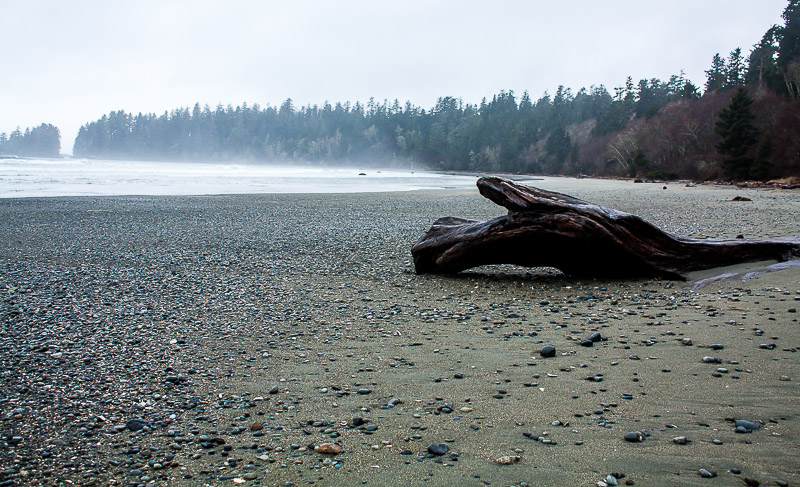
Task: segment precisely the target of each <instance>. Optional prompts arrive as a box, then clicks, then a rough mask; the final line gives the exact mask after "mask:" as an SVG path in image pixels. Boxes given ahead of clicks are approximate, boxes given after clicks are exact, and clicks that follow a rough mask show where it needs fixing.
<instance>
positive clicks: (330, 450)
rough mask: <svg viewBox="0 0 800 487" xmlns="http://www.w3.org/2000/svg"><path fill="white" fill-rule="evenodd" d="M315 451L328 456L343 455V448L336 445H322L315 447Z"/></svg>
mask: <svg viewBox="0 0 800 487" xmlns="http://www.w3.org/2000/svg"><path fill="white" fill-rule="evenodd" d="M314 450H316V451H318V452H319V453H324V454H326V455H338V454H339V453H342V447H341V446H339V445H337V444H336V443H322V444H320V445H317V446H316V447H314Z"/></svg>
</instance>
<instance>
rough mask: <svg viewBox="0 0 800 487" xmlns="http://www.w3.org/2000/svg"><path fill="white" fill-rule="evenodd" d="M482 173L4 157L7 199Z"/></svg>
mask: <svg viewBox="0 0 800 487" xmlns="http://www.w3.org/2000/svg"><path fill="white" fill-rule="evenodd" d="M475 179H476V178H475V177H473V176H461V175H451V174H440V173H433V172H427V171H413V172H412V171H402V170H394V169H373V168H370V169H359V168H342V167H336V168H329V167H325V168H322V167H298V166H274V165H257V164H236V163H196V162H142V161H106V160H87V159H0V198H22V197H37V196H115V195H116V196H121V195H204V194H248V193H364V192H386V191H412V190H420V189H442V188H473V187H474V186H475Z"/></svg>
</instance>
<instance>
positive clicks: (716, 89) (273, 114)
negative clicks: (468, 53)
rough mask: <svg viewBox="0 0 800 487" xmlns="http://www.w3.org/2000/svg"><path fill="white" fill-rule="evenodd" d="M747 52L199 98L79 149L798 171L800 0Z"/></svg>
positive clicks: (485, 167) (117, 153)
mask: <svg viewBox="0 0 800 487" xmlns="http://www.w3.org/2000/svg"><path fill="white" fill-rule="evenodd" d="M782 18H783V21H784V23H783V25H776V26H773V27H772V28H770V29H769V30H768V31H767V32H766V33H765V34H764V35H763V37H762V39H761V40H760V41H759V42H758V43H757V44H755V45H754V46H753V47H752V49H751V50H750V52H749V54H747V55H746V54H745V53H744V52H743V51H742V49H741V48H736V49H734V50H733V51H731V53H730V54H729V55H728V56H727V57H723V56H721V55H720V54H719V53H718V54H716V55H714V56H713V58H712V62H711V66H710V68H709V69H708V70H707V71H706V82H705V84H704V85H703V87H702V88H700V87H698V86H696V85H694V84H693V83H692V82H691V81H690V80H688V79H687V78H686V77H685V75H684V74H683V73H682V72H681V73H679V74H676V75H673V76H671V77H670V78H669V79H667V80H660V79H657V78H652V79H641V80H639V81H638V82H634V80H633V79H632V78H631V77H628V78H627V80H626V81H625V83H624V84H623V85H622V86H619V87H615V88H613V89H611V90H609V89H607V88H606V87H605V86H603V85H599V86H591V87H589V88H581V89H579V90H577V91H576V92H573V91H572V89H570V88H567V87H565V86H559V87H558V88H557V89H556V90H555V92H554V93H553V94H550V93H547V92H545V93H544V94H543V95H542V96H541V97H539V98H538V99H533V98H531V96H530V94H529V93H528V92H524V93H523V94H522V95H521V96H518V95H517V94H516V93H514V92H513V91H502V92H500V93H498V94H496V95H494V96H492V97H491V99H483V100H482V101H481V102H480V103H477V104H470V103H464V102H463V101H462V100H461V99H459V98H455V97H450V96H448V97H442V98H439V99H438V100H437V102H436V105H435V106H434V107H432V108H430V109H427V110H426V109H424V108H420V107H417V106H414V105H412V104H411V103H410V102H406V103H404V104H401V103H400V102H399V101H398V100H394V101H393V102H389V101H388V100H383V101H377V100H375V99H370V100H369V101H368V102H367V103H366V104H362V103H360V102H355V103H350V102H339V103H335V104H330V103H327V102H326V103H324V104H322V105H306V106H301V107H297V106H295V104H294V102H293V101H292V100H291V99H288V100H286V101H285V102H283V103H282V104H281V105H280V106H266V107H261V106H259V105H257V104H256V105H248V104H246V103H245V104H242V105H240V106H237V107H232V106H230V105H229V106H226V107H223V106H221V105H218V106H216V107H214V108H211V107H209V106H207V105H206V106H202V107H201V106H200V104H195V105H194V106H193V107H191V108H189V107H184V108H178V109H174V110H172V111H169V112H164V113H162V114H160V115H157V114H152V113H150V114H142V113H138V114H136V115H134V114H131V113H126V112H124V111H113V112H111V113H109V114H108V115H103V116H102V117H101V118H100V119H99V120H97V121H94V122H90V123H87V124H85V125H84V126H83V127H81V129H80V131H79V134H78V136H77V138H76V139H75V143H74V147H73V153H74V155H75V156H78V157H94V158H130V159H151V160H159V159H167V160H252V161H267V162H282V163H287V162H291V163H297V164H311V163H314V164H320V163H321V164H335V163H339V162H347V163H353V162H357V163H362V164H363V163H370V162H372V163H375V164H381V165H385V164H387V163H388V164H394V165H408V164H411V163H413V162H416V163H421V164H423V165H425V166H428V167H430V168H433V169H439V170H458V171H486V172H513V173H535V174H593V175H617V176H619V175H622V176H639V177H650V178H678V177H681V178H692V179H711V178H728V179H750V178H754V179H768V178H775V177H784V176H790V175H795V176H797V175H800V158H798V154H800V117H798V113H799V112H800V0H789V2H788V5H787V7H786V8H785V10H784V12H783V14H782Z"/></svg>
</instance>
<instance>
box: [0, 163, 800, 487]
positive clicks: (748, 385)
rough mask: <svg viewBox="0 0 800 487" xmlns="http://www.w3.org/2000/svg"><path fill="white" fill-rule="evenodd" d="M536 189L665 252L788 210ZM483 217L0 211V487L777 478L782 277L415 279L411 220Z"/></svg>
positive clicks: (229, 208)
mask: <svg viewBox="0 0 800 487" xmlns="http://www.w3.org/2000/svg"><path fill="white" fill-rule="evenodd" d="M529 184H531V185H536V184H537V181H531V182H530V183H529ZM544 184H546V185H544ZM542 187H543V188H544V189H550V190H555V191H561V192H566V193H568V194H570V195H572V196H575V197H578V198H581V199H585V200H588V201H591V202H594V203H598V204H601V205H604V206H608V207H612V208H616V209H619V210H623V211H627V212H630V213H634V214H637V215H639V216H642V217H644V218H645V219H647V220H649V221H650V222H652V223H654V224H656V225H658V226H660V227H661V228H663V229H664V230H666V231H668V232H671V233H674V234H677V235H682V236H690V237H735V236H737V235H739V234H742V235H744V237H781V236H790V235H800V192H797V191H780V190H755V189H747V190H743V189H737V188H735V187H716V186H698V187H684V186H683V185H677V184H670V185H668V188H667V189H663V184H634V183H632V182H627V181H597V180H576V179H558V178H552V179H548V180H547V181H546V182H545V183H543V185H542ZM737 195H739V196H746V197H747V198H749V199H751V200H752V201H745V202H733V201H730V200H731V199H732V198H733V197H734V196H737ZM504 212H505V210H504V209H503V208H500V207H498V206H496V205H494V204H492V203H491V202H489V201H488V200H485V199H484V198H482V197H481V196H480V195H479V194H478V192H477V190H469V191H463V190H438V191H421V192H403V193H381V194H329V195H292V194H282V195H275V194H265V195H226V196H202V197H190V196H158V197H145V196H135V197H133V196H131V197H85V198H29V199H0V293H1V294H2V299H1V300H0V356H2V357H3V367H2V368H0V377H2V381H0V418H2V420H1V421H2V422H1V423H0V487H1V486H6V485H14V486H17V485H32V486H40V485H53V486H60V485H98V486H99V485H121V486H123V485H124V486H127V485H131V486H135V485H143V486H147V485H153V486H166V485H170V486H172V485H176V486H198V485H210V486H225V485H238V484H242V485H248V486H256V485H259V486H304V485H315V486H329V485H342V486H350V485H372V486H384V485H390V486H440V485H441V486H462V485H463V486H483V485H492V486H504V487H508V486H518V487H522V486H525V485H528V486H534V485H536V486H549V485H559V486H571V485H586V486H594V485H602V484H598V482H605V483H606V484H608V485H615V484H614V482H618V484H619V485H642V486H667V485H698V486H731V485H734V486H735V485H759V483H760V484H763V485H795V486H796V485H800V441H798V439H800V416H799V415H798V414H799V413H800V409H799V408H800V356H798V355H797V353H798V352H800V324H799V323H798V318H800V314H798V313H797V308H800V267H790V268H788V269H784V270H780V271H775V272H768V273H761V271H762V270H763V269H764V268H765V267H766V266H768V265H769V264H771V262H766V263H754V264H750V265H747V266H739V267H737V268H735V269H716V270H713V271H704V272H703V273H697V274H694V275H692V276H690V279H689V280H688V281H686V282H680V281H662V280H627V281H619V280H602V279H596V280H586V279H583V280H579V279H574V278H570V277H568V276H563V275H561V274H559V273H557V272H555V271H553V270H551V269H523V268H518V267H509V266H497V267H484V268H478V269H474V270H471V271H468V272H464V273H461V274H459V275H455V276H432V275H423V276H419V275H416V274H414V272H413V265H412V262H411V254H410V247H411V246H412V245H413V243H414V242H415V241H416V240H417V238H419V237H420V236H421V235H422V234H423V233H424V232H425V230H427V229H428V227H429V226H430V225H431V223H432V222H433V221H434V220H435V219H437V218H439V217H442V216H449V215H453V216H460V217H466V218H476V219H485V218H490V217H494V216H497V215H501V214H503V213H504ZM728 271H731V272H732V273H733V274H735V275H734V276H732V277H729V278H727V279H722V280H714V279H713V278H714V277H715V276H718V275H721V274H723V273H724V272H728ZM748 272H755V275H752V276H749V278H747V279H743V277H744V276H745V275H746V274H747V273H748ZM702 279H709V280H708V281H705V282H706V283H705V285H702V286H694V285H693V284H694V283H696V282H697V281H699V280H702ZM593 333H599V334H600V337H601V338H600V340H598V341H596V342H593V345H592V346H591V347H586V346H582V345H581V341H582V340H585V339H587V338H589V336H590V335H592V334H593ZM548 344H549V345H553V346H554V347H555V350H556V354H555V356H554V357H551V358H545V357H542V356H541V354H540V350H541V349H542V347H543V346H544V345H548ZM737 420H745V421H748V422H750V423H740V425H742V424H745V425H747V424H751V423H754V425H752V428H755V425H757V426H758V429H755V430H752V431H750V432H737V425H736V423H735V421H737ZM744 429H748V428H744ZM740 431H743V430H742V429H741V428H740ZM629 433H630V434H632V435H633V436H630V435H627V437H628V438H636V439H637V440H639V439H641V440H642V441H627V440H626V434H629ZM326 451H327V452H330V453H324V452H326ZM623 474H624V475H623ZM706 474H707V475H706ZM611 475H613V477H609V476H611ZM745 479H749V480H750V481H752V482H755V483H752V484H748V483H746V481H745Z"/></svg>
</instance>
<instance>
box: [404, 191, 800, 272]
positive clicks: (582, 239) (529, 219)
mask: <svg viewBox="0 0 800 487" xmlns="http://www.w3.org/2000/svg"><path fill="white" fill-rule="evenodd" d="M478 190H479V191H480V193H481V195H483V196H484V197H486V198H489V199H490V200H491V201H493V202H495V203H497V204H498V205H501V206H504V207H505V208H507V209H508V214H507V215H505V216H500V217H497V218H494V219H492V220H488V221H475V220H468V219H464V218H457V217H445V218H440V219H438V220H436V222H434V224H433V226H432V227H431V228H430V230H428V231H427V232H426V233H425V235H423V236H422V237H421V238H420V239H419V241H417V243H416V244H415V245H414V246H413V247H412V248H411V254H412V255H413V257H414V267H415V269H416V272H417V273H418V274H423V273H437V274H448V273H456V272H460V271H462V270H466V269H470V268H472V267H477V266H481V265H486V264H515V265H520V266H525V267H554V268H556V269H559V270H561V271H562V272H564V273H566V274H568V275H572V276H578V277H610V278H629V277H658V278H665V279H684V278H685V277H684V275H683V274H684V273H685V272H688V271H693V270H700V269H708V268H712V267H720V266H726V265H732V264H738V263H743V262H753V261H759V260H778V261H784V260H788V259H791V258H796V257H800V239H798V238H786V239H772V240H751V239H741V238H739V239H693V238H682V237H676V236H673V235H670V234H668V233H665V232H663V231H661V230H660V229H658V228H657V227H655V226H654V225H652V224H650V223H648V222H647V221H645V220H643V219H642V218H640V217H638V216H635V215H630V214H628V213H623V212H621V211H617V210H613V209H609V208H604V207H602V206H599V205H595V204H592V203H587V202H586V201H581V200H579V199H576V198H572V197H570V196H567V195H564V194H560V193H555V192H552V191H544V190H541V189H538V188H533V187H528V186H523V185H521V184H517V183H514V182H511V181H508V180H505V179H501V178H481V179H479V180H478Z"/></svg>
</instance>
